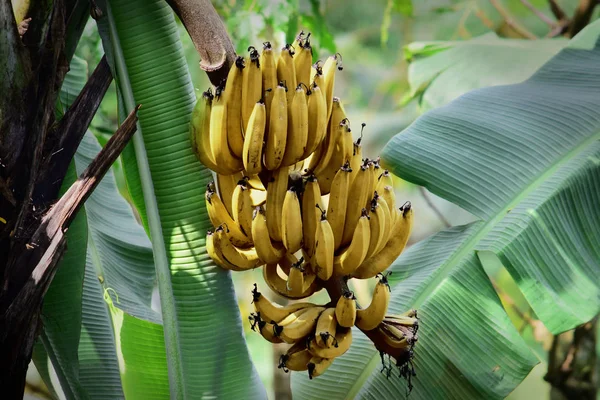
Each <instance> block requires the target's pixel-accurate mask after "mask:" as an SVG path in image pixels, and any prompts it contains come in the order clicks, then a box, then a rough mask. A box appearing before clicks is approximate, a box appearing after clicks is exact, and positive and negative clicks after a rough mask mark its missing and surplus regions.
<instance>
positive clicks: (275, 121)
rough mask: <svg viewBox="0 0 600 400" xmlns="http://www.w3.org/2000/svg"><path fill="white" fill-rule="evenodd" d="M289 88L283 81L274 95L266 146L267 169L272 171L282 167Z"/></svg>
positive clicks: (286, 128)
mask: <svg viewBox="0 0 600 400" xmlns="http://www.w3.org/2000/svg"><path fill="white" fill-rule="evenodd" d="M286 91H287V88H286V87H285V86H284V84H283V81H280V82H279V85H277V88H275V91H274V94H273V102H272V103H271V113H270V115H269V131H268V133H267V140H266V142H267V144H266V145H265V160H264V161H265V168H267V169H268V170H270V171H272V170H275V169H277V168H279V166H280V165H281V161H282V160H283V154H284V153H285V144H286V141H287V130H288V110H287V100H286Z"/></svg>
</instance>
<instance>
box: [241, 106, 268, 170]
mask: <svg viewBox="0 0 600 400" xmlns="http://www.w3.org/2000/svg"><path fill="white" fill-rule="evenodd" d="M266 121H267V114H266V108H265V103H264V102H263V101H262V100H259V101H258V103H256V104H255V105H254V109H253V110H252V114H251V115H250V119H249V120H248V127H247V129H246V137H245V138H244V146H243V148H242V162H243V163H244V169H245V170H246V173H247V174H248V175H256V174H258V173H259V172H260V171H261V170H262V150H263V141H264V139H265V129H266Z"/></svg>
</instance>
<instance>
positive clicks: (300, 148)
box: [281, 85, 308, 166]
mask: <svg viewBox="0 0 600 400" xmlns="http://www.w3.org/2000/svg"><path fill="white" fill-rule="evenodd" d="M307 140H308V104H307V102H306V93H304V90H303V89H302V85H298V86H297V87H296V93H295V94H294V98H293V100H292V103H291V105H289V106H288V130H287V140H286V145H285V153H284V155H283V159H282V160H281V165H284V166H287V165H292V164H295V163H296V162H297V161H299V160H300V159H301V158H302V155H303V154H304V150H305V148H306V141H307Z"/></svg>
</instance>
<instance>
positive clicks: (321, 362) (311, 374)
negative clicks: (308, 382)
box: [307, 357, 333, 379]
mask: <svg viewBox="0 0 600 400" xmlns="http://www.w3.org/2000/svg"><path fill="white" fill-rule="evenodd" d="M331 364H333V358H321V357H313V358H311V359H310V361H309V362H308V364H307V368H308V378H309V379H312V378H316V377H317V376H320V375H323V373H324V372H325V371H326V370H327V368H329V366H330V365H331Z"/></svg>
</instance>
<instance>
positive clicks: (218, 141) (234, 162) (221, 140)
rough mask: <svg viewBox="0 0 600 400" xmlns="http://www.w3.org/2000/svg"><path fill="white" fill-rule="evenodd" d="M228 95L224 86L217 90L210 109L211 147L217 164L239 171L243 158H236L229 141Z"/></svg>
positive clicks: (226, 168) (229, 169) (241, 167)
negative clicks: (224, 90)
mask: <svg viewBox="0 0 600 400" xmlns="http://www.w3.org/2000/svg"><path fill="white" fill-rule="evenodd" d="M225 98H226V95H225V93H224V92H223V88H222V87H217V89H216V90H215V98H214V100H213V104H212V109H211V111H210V149H211V151H212V155H213V158H214V160H215V164H216V165H218V166H220V167H222V168H224V169H225V170H227V171H233V172H238V171H241V170H242V169H243V168H244V165H243V164H242V160H241V159H238V158H236V157H235V156H234V155H233V154H232V153H231V150H230V149H229V143H228V142H227V106H226V101H225V100H226V99H225Z"/></svg>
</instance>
